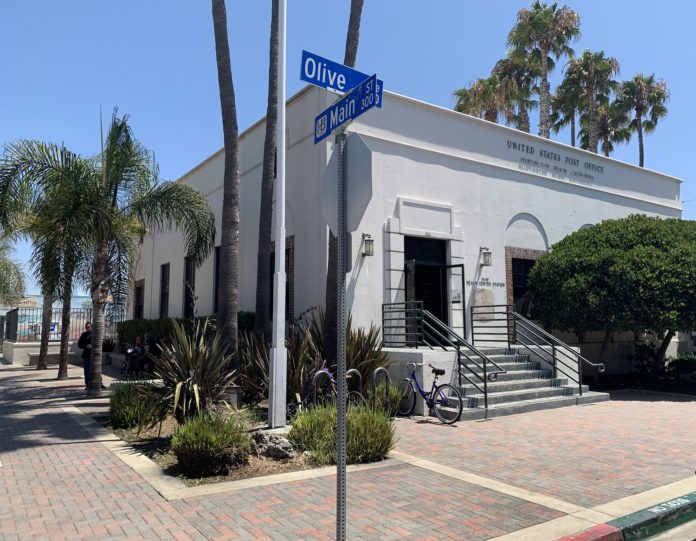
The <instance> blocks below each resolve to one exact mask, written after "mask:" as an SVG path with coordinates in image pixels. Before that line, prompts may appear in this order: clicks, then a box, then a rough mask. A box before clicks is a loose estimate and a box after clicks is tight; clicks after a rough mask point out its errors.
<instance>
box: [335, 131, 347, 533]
mask: <svg viewBox="0 0 696 541" xmlns="http://www.w3.org/2000/svg"><path fill="white" fill-rule="evenodd" d="M346 146H347V145H346V133H345V130H344V129H343V128H341V129H340V130H338V132H337V133H336V152H338V232H337V233H338V250H337V251H338V254H337V258H336V263H337V267H338V268H337V269H336V273H337V282H338V284H337V296H336V299H337V301H338V318H337V322H336V326H337V327H338V328H337V329H336V337H337V344H336V345H337V351H336V353H337V354H338V355H337V357H338V358H337V359H336V365H337V366H336V382H337V384H338V408H337V410H338V419H337V426H338V430H337V434H336V470H337V471H336V539H337V541H345V538H346V403H347V401H348V400H347V398H348V382H347V380H346V267H347V248H348V247H347V240H348V239H347V235H348V219H347V200H348V186H347V176H348V175H347V171H346V166H347V163H346V150H347V149H346Z"/></svg>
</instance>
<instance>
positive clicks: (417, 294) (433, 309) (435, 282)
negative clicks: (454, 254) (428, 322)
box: [404, 237, 449, 324]
mask: <svg viewBox="0 0 696 541" xmlns="http://www.w3.org/2000/svg"><path fill="white" fill-rule="evenodd" d="M404 260H405V264H406V269H405V270H406V284H405V285H406V300H407V301H423V308H424V309H425V310H428V311H429V312H430V313H432V314H433V315H434V316H435V317H436V318H438V319H439V320H440V321H442V322H443V323H445V324H449V313H448V312H449V310H448V305H447V290H448V287H447V274H448V273H447V244H446V241H444V240H438V239H425V238H421V237H405V238H404Z"/></svg>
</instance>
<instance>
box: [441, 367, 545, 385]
mask: <svg viewBox="0 0 696 541" xmlns="http://www.w3.org/2000/svg"><path fill="white" fill-rule="evenodd" d="M522 366H524V365H522ZM475 373H476V374H478V375H479V376H480V375H481V373H480V371H476V372H475ZM462 374H468V375H469V377H473V376H472V375H471V372H468V371H467V370H464V371H462ZM551 375H552V374H551V370H540V369H537V370H525V369H524V368H523V369H521V370H508V371H507V372H505V373H504V374H498V375H497V379H496V380H495V381H514V380H519V379H529V380H531V379H548V378H550V377H551ZM455 378H456V373H455ZM462 379H463V378H462ZM489 381H490V380H489Z"/></svg>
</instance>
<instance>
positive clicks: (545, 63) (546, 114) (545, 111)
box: [539, 46, 551, 139]
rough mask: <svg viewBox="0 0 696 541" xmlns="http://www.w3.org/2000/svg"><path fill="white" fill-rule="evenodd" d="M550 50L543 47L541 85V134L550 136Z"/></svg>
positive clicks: (546, 136)
mask: <svg viewBox="0 0 696 541" xmlns="http://www.w3.org/2000/svg"><path fill="white" fill-rule="evenodd" d="M548 55H549V51H548V47H546V46H542V47H541V84H540V85H539V135H540V136H541V137H545V138H546V139H548V138H549V135H550V133H551V122H550V116H551V110H550V109H551V107H550V103H549V94H550V90H549V88H550V87H549V58H548Z"/></svg>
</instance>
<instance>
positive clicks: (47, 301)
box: [36, 290, 53, 370]
mask: <svg viewBox="0 0 696 541" xmlns="http://www.w3.org/2000/svg"><path fill="white" fill-rule="evenodd" d="M42 297H43V309H42V311H41V343H40V345H39V361H38V363H37V364H36V369H37V370H46V368H48V366H47V363H46V357H47V355H48V339H49V335H50V334H51V319H52V316H53V295H51V294H50V293H49V292H46V291H45V290H44V291H43V292H42Z"/></svg>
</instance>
